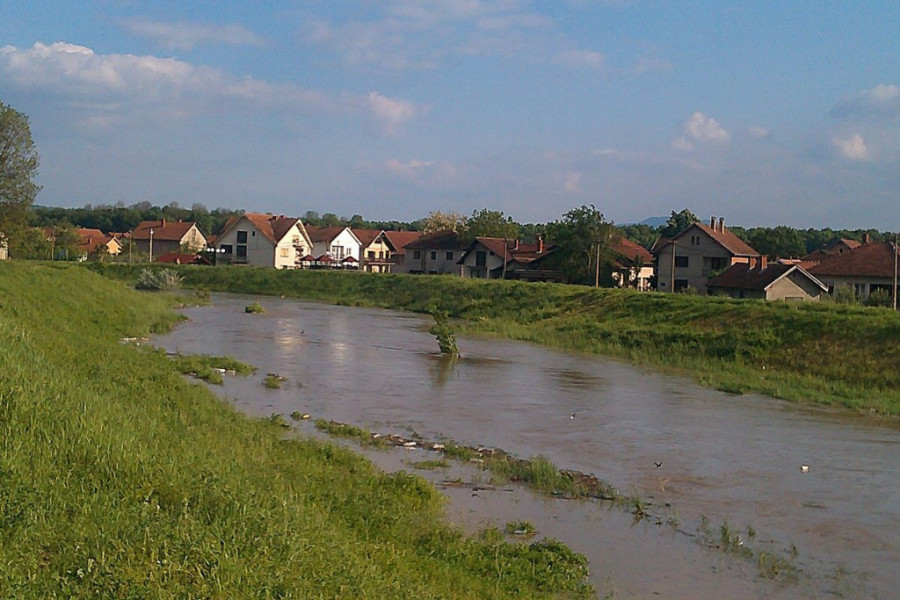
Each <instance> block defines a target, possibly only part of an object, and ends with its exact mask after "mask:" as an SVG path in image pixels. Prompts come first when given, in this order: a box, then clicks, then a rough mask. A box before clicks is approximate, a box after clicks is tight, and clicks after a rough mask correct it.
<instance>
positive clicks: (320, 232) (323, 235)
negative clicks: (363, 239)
mask: <svg viewBox="0 0 900 600" xmlns="http://www.w3.org/2000/svg"><path fill="white" fill-rule="evenodd" d="M345 230H346V231H349V232H350V235H352V236H353V239H355V240H356V241H357V242H358V241H359V238H358V237H356V234H355V233H353V230H352V229H350V228H349V227H341V226H337V227H315V226H313V225H309V226H308V227H307V228H306V233H307V234H308V235H309V239H310V241H311V242H313V243H316V242H325V243H330V242H331V240H333V239H334V238H336V237H337V236H339V235H340V234H341V233H343V232H344V231H345Z"/></svg>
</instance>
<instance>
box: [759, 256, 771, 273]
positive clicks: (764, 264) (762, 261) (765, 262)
mask: <svg viewBox="0 0 900 600" xmlns="http://www.w3.org/2000/svg"><path fill="white" fill-rule="evenodd" d="M768 266H769V257H768V256H766V255H765V254H763V255H762V256H760V257H759V270H760V271H765V270H766V269H767V268H768Z"/></svg>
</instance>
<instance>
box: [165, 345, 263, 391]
mask: <svg viewBox="0 0 900 600" xmlns="http://www.w3.org/2000/svg"><path fill="white" fill-rule="evenodd" d="M169 358H170V359H171V360H172V362H173V363H175V368H176V369H178V370H179V371H181V372H182V373H184V374H185V375H192V376H194V377H197V378H199V379H203V380H204V381H208V382H209V383H214V384H218V385H221V384H222V383H223V381H224V380H223V378H222V375H223V374H224V373H227V372H228V371H233V372H234V374H236V375H250V374H251V373H253V372H254V371H256V367H254V366H251V365H248V364H246V363H242V362H240V361H239V360H236V359H234V358H231V357H229V356H210V355H207V354H180V353H179V354H174V355H172V356H170V357H169Z"/></svg>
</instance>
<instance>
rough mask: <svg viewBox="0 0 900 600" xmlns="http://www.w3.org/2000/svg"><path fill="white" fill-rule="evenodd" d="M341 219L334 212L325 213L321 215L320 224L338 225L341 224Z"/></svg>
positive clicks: (325, 225)
mask: <svg viewBox="0 0 900 600" xmlns="http://www.w3.org/2000/svg"><path fill="white" fill-rule="evenodd" d="M342 224H343V223H342V221H341V219H340V217H338V216H337V215H336V214H334V213H330V212H329V213H325V214H324V215H322V226H323V227H339V226H340V225H342Z"/></svg>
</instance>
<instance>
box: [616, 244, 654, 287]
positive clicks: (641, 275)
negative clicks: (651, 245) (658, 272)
mask: <svg viewBox="0 0 900 600" xmlns="http://www.w3.org/2000/svg"><path fill="white" fill-rule="evenodd" d="M610 249H611V250H612V252H613V272H612V279H613V281H614V282H615V283H616V285H618V286H619V287H631V288H635V289H638V290H641V291H647V290H649V289H650V282H651V280H652V278H653V255H652V254H650V252H649V251H648V250H647V249H646V248H644V247H643V246H641V245H640V244H636V243H634V242H632V241H631V240H629V239H628V238H624V237H619V238H617V239H616V240H615V241H614V242H613V243H612V245H611V246H610Z"/></svg>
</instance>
